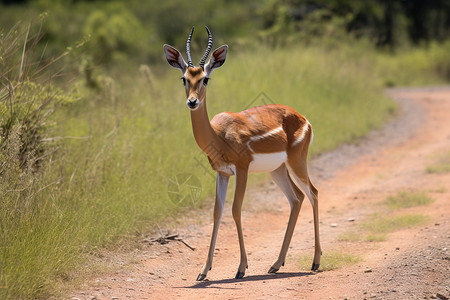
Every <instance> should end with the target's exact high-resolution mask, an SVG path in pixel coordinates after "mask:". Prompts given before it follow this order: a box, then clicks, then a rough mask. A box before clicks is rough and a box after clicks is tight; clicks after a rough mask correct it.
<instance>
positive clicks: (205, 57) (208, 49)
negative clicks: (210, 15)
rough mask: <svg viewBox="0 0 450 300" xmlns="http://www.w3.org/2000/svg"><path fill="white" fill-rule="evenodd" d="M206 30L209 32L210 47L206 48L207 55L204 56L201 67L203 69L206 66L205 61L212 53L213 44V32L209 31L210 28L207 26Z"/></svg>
mask: <svg viewBox="0 0 450 300" xmlns="http://www.w3.org/2000/svg"><path fill="white" fill-rule="evenodd" d="M205 28H206V31H207V32H208V46H206V51H205V54H203V57H202V59H200V67H202V68H203V66H204V65H205V61H206V59H207V58H208V56H209V52H211V49H212V43H213V41H212V34H211V31H210V30H209V28H208V26H205Z"/></svg>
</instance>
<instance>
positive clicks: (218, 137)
mask: <svg viewBox="0 0 450 300" xmlns="http://www.w3.org/2000/svg"><path fill="white" fill-rule="evenodd" d="M205 28H206V31H207V33H208V45H207V48H206V51H205V53H204V55H203V57H202V58H201V60H200V63H199V66H194V64H193V63H192V59H191V50H190V46H191V39H192V34H193V32H194V27H192V29H191V32H190V34H189V37H188V39H187V42H186V56H187V61H188V62H187V63H186V62H185V61H184V59H183V57H182V55H181V53H180V52H179V51H178V50H177V49H176V48H174V47H172V46H170V45H167V44H165V45H164V52H165V56H166V59H167V62H168V63H169V64H170V65H171V66H172V67H174V68H177V69H179V70H181V73H182V74H183V77H182V80H183V84H184V87H185V90H186V97H187V102H186V104H187V107H188V108H189V110H190V113H191V123H192V130H193V132H194V138H195V141H196V142H197V144H198V146H199V147H200V148H201V149H202V151H203V152H205V153H206V155H207V156H208V160H209V163H210V164H211V167H212V168H213V169H214V170H215V171H216V172H217V180H216V196H215V204H214V225H213V231H212V235H211V242H210V246H209V251H208V256H207V259H206V263H205V264H204V266H203V268H202V269H201V271H200V274H199V275H198V277H197V281H202V280H203V279H205V278H206V275H207V273H208V271H209V270H211V267H212V261H213V254H214V248H215V244H216V238H217V233H218V230H219V224H220V220H221V217H222V212H223V208H224V205H225V196H226V193H227V187H228V181H229V178H230V176H233V175H235V176H236V177H235V180H236V188H235V193H234V201H233V206H232V215H233V219H234V221H235V223H236V229H237V234H238V239H239V248H240V256H241V257H240V263H239V267H238V271H237V273H236V276H235V278H236V279H241V278H243V277H244V275H245V270H246V269H247V268H248V265H247V255H246V252H245V246H244V235H243V233H242V223H241V209H242V202H243V199H244V194H245V189H246V185H247V177H248V174H249V173H255V172H269V173H270V175H271V177H272V179H273V181H274V182H275V183H276V184H277V185H278V186H279V187H280V189H281V190H282V192H283V193H284V195H285V196H286V198H287V199H288V200H289V204H290V209H291V210H290V216H289V222H288V225H287V228H286V233H285V236H284V240H283V244H282V246H281V250H280V253H279V256H278V259H277V260H276V261H275V263H274V264H273V265H272V266H271V267H270V269H269V271H268V272H269V273H276V272H277V271H278V270H279V269H280V267H281V266H284V262H285V258H286V254H287V251H288V248H289V244H290V242H291V238H292V234H293V232H294V228H295V224H296V222H297V218H298V214H299V212H300V208H301V205H302V202H303V199H304V197H305V195H306V196H307V197H308V199H309V201H310V202H311V204H312V207H313V215H314V238H315V251H314V260H313V263H312V267H311V270H312V271H316V270H318V269H319V265H320V256H321V254H322V253H321V247H320V241H319V212H318V192H317V189H316V188H315V187H314V185H313V184H312V183H311V180H310V178H309V176H308V168H307V154H308V148H309V145H310V143H311V142H312V140H313V132H312V127H311V124H310V123H309V122H308V120H306V118H305V117H304V116H302V115H300V114H299V113H297V112H296V111H295V110H294V109H292V108H290V107H288V106H284V105H281V104H270V105H263V106H257V107H254V108H250V109H247V110H244V111H241V112H238V113H232V112H223V113H219V114H217V115H216V116H214V118H213V119H212V120H211V122H210V121H209V118H208V112H207V109H206V86H207V84H208V80H209V78H210V76H211V73H212V71H213V70H214V69H216V68H219V67H220V66H222V65H223V64H224V63H225V58H226V56H227V52H228V45H223V46H221V47H219V48H217V49H216V50H215V51H213V53H212V55H211V58H210V60H209V62H208V63H207V64H206V65H205V62H206V60H207V58H208V56H209V54H210V52H211V49H212V34H211V31H210V30H209V29H208V27H207V26H205Z"/></svg>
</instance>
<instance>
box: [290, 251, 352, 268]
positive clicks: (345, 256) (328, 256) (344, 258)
mask: <svg viewBox="0 0 450 300" xmlns="http://www.w3.org/2000/svg"><path fill="white" fill-rule="evenodd" d="M360 261H361V257H359V256H356V255H353V254H350V253H344V252H342V251H324V252H323V255H322V257H321V259H320V270H322V271H332V270H337V269H339V268H342V267H344V266H349V265H353V264H355V263H358V262H360ZM298 262H299V265H300V268H301V269H302V270H309V269H311V262H312V259H311V256H309V255H304V256H301V257H300V258H299V259H298Z"/></svg>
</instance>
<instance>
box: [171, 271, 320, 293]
mask: <svg viewBox="0 0 450 300" xmlns="http://www.w3.org/2000/svg"><path fill="white" fill-rule="evenodd" d="M316 274H317V272H279V273H275V274H264V275H250V276H246V277H244V278H243V279H234V278H230V279H222V280H207V279H206V280H205V281H199V282H197V283H196V284H194V285H191V286H183V287H176V288H189V289H202V288H220V289H222V288H223V287H220V285H221V284H230V283H238V282H242V281H247V282H252V281H262V280H275V279H283V278H290V277H304V276H314V275H316ZM225 289H230V288H225Z"/></svg>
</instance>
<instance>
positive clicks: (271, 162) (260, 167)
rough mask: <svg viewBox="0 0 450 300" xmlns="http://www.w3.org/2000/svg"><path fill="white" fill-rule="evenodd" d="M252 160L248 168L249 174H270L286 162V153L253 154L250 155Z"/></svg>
mask: <svg viewBox="0 0 450 300" xmlns="http://www.w3.org/2000/svg"><path fill="white" fill-rule="evenodd" d="M252 157H253V160H252V161H251V162H250V165H249V167H248V171H249V173H257V172H272V171H273V170H275V169H277V168H278V167H279V166H281V164H282V163H284V162H286V159H287V154H286V152H284V151H282V152H275V153H254V154H252Z"/></svg>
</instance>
